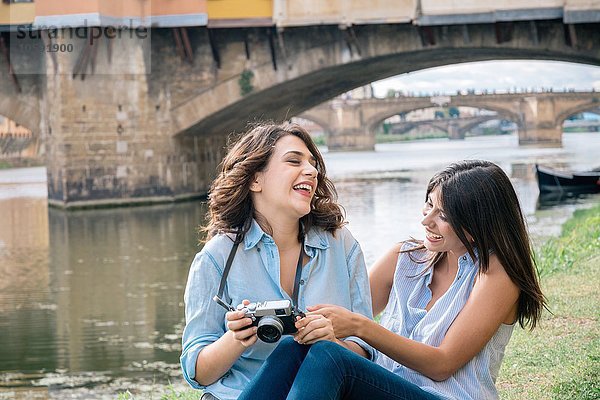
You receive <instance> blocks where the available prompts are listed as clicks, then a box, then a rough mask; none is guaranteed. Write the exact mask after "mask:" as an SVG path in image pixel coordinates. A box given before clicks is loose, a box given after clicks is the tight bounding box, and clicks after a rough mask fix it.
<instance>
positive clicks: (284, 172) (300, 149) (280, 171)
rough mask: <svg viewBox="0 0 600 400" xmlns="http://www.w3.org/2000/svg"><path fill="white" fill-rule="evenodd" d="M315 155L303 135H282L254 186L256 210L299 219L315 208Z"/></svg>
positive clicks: (279, 216)
mask: <svg viewBox="0 0 600 400" xmlns="http://www.w3.org/2000/svg"><path fill="white" fill-rule="evenodd" d="M315 165H316V160H315V157H314V156H313V155H312V154H311V153H310V151H309V150H308V148H307V147H306V144H304V142H303V141H302V139H300V138H298V137H297V136H294V135H286V136H284V137H282V138H281V139H279V140H278V141H277V142H276V143H275V146H274V148H273V153H272V155H271V158H270V159H269V162H268V163H267V166H266V168H265V169H264V171H261V172H259V173H257V174H256V177H255V180H254V181H253V183H252V185H251V186H250V190H251V192H252V201H253V203H254V207H255V209H256V211H258V212H259V213H260V214H261V215H263V216H264V217H266V218H267V220H268V221H269V223H271V224H272V223H274V222H277V221H272V219H273V218H276V219H279V218H285V219H295V220H298V219H300V218H302V217H303V216H305V215H306V214H308V213H309V212H310V210H311V200H312V198H313V196H314V194H315V190H316V188H317V169H316V168H315Z"/></svg>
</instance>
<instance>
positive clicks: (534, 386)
mask: <svg viewBox="0 0 600 400" xmlns="http://www.w3.org/2000/svg"><path fill="white" fill-rule="evenodd" d="M599 249H600V204H598V205H596V206H595V207H593V208H591V209H588V210H578V211H576V212H575V213H574V215H573V217H572V218H571V219H570V220H569V221H567V222H566V223H565V224H564V225H563V230H562V234H561V236H560V237H558V238H555V239H550V240H549V241H548V242H546V243H545V244H544V245H543V246H542V248H541V249H539V251H538V253H537V259H538V267H539V269H540V274H541V276H542V286H543V289H544V293H545V294H546V296H547V297H548V304H549V308H550V311H551V313H550V312H545V313H544V317H543V320H542V322H541V324H540V325H539V326H538V327H537V328H536V329H535V330H534V331H533V332H529V331H524V330H522V329H520V328H515V332H514V334H513V337H512V339H511V342H510V343H509V345H508V348H507V352H506V357H505V359H504V363H503V364H502V369H501V371H500V376H499V378H498V382H497V386H498V389H499V391H500V398H501V399H503V400H521V399H528V400H533V399H535V400H571V399H578V400H598V399H600V325H599V311H598V304H600V274H599V273H600V250H599ZM197 396H198V392H196V391H192V390H184V391H176V390H174V389H173V388H172V387H169V388H167V389H166V391H165V393H163V394H160V395H157V396H156V397H154V398H156V399H161V400H175V399H181V400H188V399H196V398H197ZM136 398H138V397H137V396H133V395H131V394H129V393H123V394H121V395H120V396H119V398H118V399H119V400H132V399H136Z"/></svg>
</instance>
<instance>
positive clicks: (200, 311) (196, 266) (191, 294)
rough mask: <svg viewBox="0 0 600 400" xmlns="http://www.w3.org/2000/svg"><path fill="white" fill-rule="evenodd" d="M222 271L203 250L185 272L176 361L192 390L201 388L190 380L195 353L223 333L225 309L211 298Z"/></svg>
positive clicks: (214, 293)
mask: <svg viewBox="0 0 600 400" xmlns="http://www.w3.org/2000/svg"><path fill="white" fill-rule="evenodd" d="M222 273H223V272H222V268H221V267H220V266H219V264H218V263H217V262H216V260H215V259H214V257H212V255H211V254H210V253H209V252H208V251H204V250H203V251H201V252H200V253H198V254H197V255H196V257H195V258H194V261H193V262H192V265H191V267H190V272H189V275H188V280H187V285H186V288H185V294H184V302H185V328H184V330H183V337H182V352H181V358H180V362H181V368H182V370H183V377H184V378H185V380H186V381H187V383H188V384H189V385H190V386H192V387H193V388H195V389H204V388H205V386H202V385H200V384H198V382H196V381H195V380H194V378H195V376H196V360H197V358H198V354H199V353H200V351H201V350H202V349H203V348H204V347H206V346H207V345H209V344H211V343H213V342H215V341H216V340H217V339H219V338H220V337H221V336H223V334H224V333H225V313H226V311H225V309H224V308H222V307H221V306H219V305H218V304H217V303H216V302H214V301H213V300H212V298H213V296H214V295H216V294H217V291H218V289H219V283H220V281H221V276H222Z"/></svg>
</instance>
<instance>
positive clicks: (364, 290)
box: [344, 238, 375, 360]
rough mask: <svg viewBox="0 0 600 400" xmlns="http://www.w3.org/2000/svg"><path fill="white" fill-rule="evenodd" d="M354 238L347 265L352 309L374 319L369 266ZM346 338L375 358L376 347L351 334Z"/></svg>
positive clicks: (371, 357)
mask: <svg viewBox="0 0 600 400" xmlns="http://www.w3.org/2000/svg"><path fill="white" fill-rule="evenodd" d="M352 239H353V244H352V247H351V249H350V251H349V252H348V255H347V257H346V265H347V266H348V273H349V274H350V298H351V301H352V308H351V310H350V311H352V312H356V313H359V314H362V315H364V316H365V317H368V318H370V319H373V306H372V303H371V289H370V286H369V276H368V274H367V266H366V265H365V257H364V254H363V251H362V249H361V247H360V244H359V243H358V242H357V241H356V239H354V238H352ZM344 340H347V341H351V342H355V343H356V344H358V345H359V346H360V347H362V348H363V349H364V350H365V351H366V352H367V353H368V354H369V359H370V360H374V356H375V352H374V349H373V347H371V346H370V345H368V344H367V343H366V342H365V341H364V340H362V339H361V338H359V337H356V336H349V337H347V338H345V339H344Z"/></svg>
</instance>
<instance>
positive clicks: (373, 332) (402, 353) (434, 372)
mask: <svg viewBox="0 0 600 400" xmlns="http://www.w3.org/2000/svg"><path fill="white" fill-rule="evenodd" d="M355 329H356V335H355V336H358V337H360V338H361V339H363V340H364V341H365V342H367V343H368V344H370V345H371V346H373V347H374V348H376V349H377V350H379V351H381V352H382V353H383V354H385V355H387V356H388V357H390V358H391V359H393V360H394V361H396V362H398V363H400V364H402V365H404V366H406V367H408V368H410V369H412V370H415V371H417V372H420V373H422V374H423V375H425V376H427V377H429V378H430V379H433V380H436V381H442V380H445V379H447V378H448V377H450V376H451V375H452V374H453V373H454V370H453V369H452V368H453V367H452V366H450V365H449V363H447V362H446V361H447V360H446V357H444V355H445V354H444V352H443V351H442V350H441V349H439V348H438V347H434V346H430V345H427V344H424V343H419V342H417V341H414V340H411V339H408V338H405V337H403V336H400V335H397V334H395V333H393V332H391V331H389V330H388V329H386V328H384V327H383V326H381V325H379V324H378V323H377V322H375V321H373V320H370V319H368V318H364V317H362V318H359V319H358V320H357V321H356V322H355Z"/></svg>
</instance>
